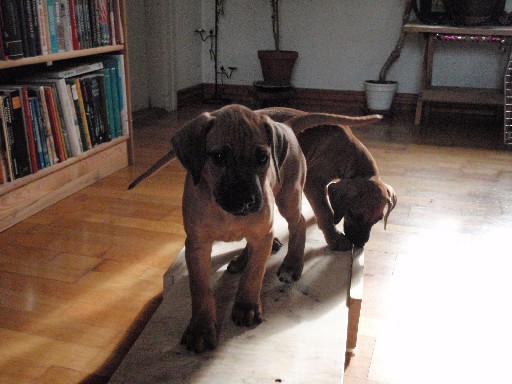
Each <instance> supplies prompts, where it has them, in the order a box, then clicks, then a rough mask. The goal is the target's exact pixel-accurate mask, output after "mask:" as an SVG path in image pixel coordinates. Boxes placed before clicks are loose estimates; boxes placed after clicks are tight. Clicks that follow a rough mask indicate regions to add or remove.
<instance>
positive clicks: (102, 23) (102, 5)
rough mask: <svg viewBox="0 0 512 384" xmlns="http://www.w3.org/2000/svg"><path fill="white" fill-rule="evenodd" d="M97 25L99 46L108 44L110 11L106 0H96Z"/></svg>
mask: <svg viewBox="0 0 512 384" xmlns="http://www.w3.org/2000/svg"><path fill="white" fill-rule="evenodd" d="M96 2H97V10H98V23H99V45H101V46H104V45H109V44H110V11H109V5H108V0H96Z"/></svg>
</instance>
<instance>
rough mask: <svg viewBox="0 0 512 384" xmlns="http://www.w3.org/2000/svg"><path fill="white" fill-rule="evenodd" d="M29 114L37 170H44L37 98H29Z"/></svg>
mask: <svg viewBox="0 0 512 384" xmlns="http://www.w3.org/2000/svg"><path fill="white" fill-rule="evenodd" d="M29 102H30V114H31V117H32V129H33V133H34V144H35V147H36V156H37V164H38V168H39V169H44V168H45V167H46V163H45V160H44V153H43V145H42V144H41V135H40V129H39V118H40V117H39V108H38V106H37V103H38V98H37V97H30V98H29Z"/></svg>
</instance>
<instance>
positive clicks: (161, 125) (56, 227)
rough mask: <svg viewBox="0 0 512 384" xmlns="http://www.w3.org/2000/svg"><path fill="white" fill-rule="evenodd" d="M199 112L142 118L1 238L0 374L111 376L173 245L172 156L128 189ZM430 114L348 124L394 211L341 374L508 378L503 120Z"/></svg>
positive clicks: (354, 382) (364, 379) (152, 299)
mask: <svg viewBox="0 0 512 384" xmlns="http://www.w3.org/2000/svg"><path fill="white" fill-rule="evenodd" d="M205 108H207V107H201V106H199V107H190V108H186V109H183V110H180V111H179V112H175V113H172V114H170V115H166V114H160V115H155V116H153V115H141V116H140V117H139V120H138V122H137V124H136V131H135V140H136V158H135V165H134V166H132V167H130V168H127V169H124V170H122V171H120V172H117V173H115V174H114V175H112V176H110V177H108V178H106V179H104V180H102V181H100V182H98V183H96V184H95V185H93V186H91V187H89V188H87V189H85V190H83V191H81V192H79V193H77V194H75V195H73V196H72V197H70V198H67V199H66V200H64V201H62V202H59V203H57V204H55V205H54V206H52V207H50V208H48V209H46V210H44V211H43V212H41V213H39V214H37V215H35V216H33V217H31V218H29V219H27V220H25V221H24V222H22V223H20V224H18V225H16V226H15V227H13V228H11V229H9V230H7V231H5V232H3V233H0V250H1V251H0V383H16V384H22V383H79V382H85V383H105V382H107V381H108V378H109V377H110V375H111V374H112V372H113V371H114V370H115V368H116V366H117V364H118V363H119V362H120V360H121V359H122V357H123V355H124V354H125V353H126V351H127V350H128V349H129V347H130V345H131V343H133V341H134V340H135V338H136V336H137V334H138V332H140V330H141V329H142V327H143V326H144V324H145V322H146V321H147V319H148V318H149V317H150V316H151V313H152V312H153V311H154V310H155V308H156V306H157V305H158V303H159V295H160V293H161V290H162V275H163V273H164V271H165V270H166V269H167V268H168V267H169V265H170V264H171V263H172V261H173V257H174V256H175V255H176V254H177V253H178V251H179V250H180V249H181V247H182V246H183V241H184V233H183V229H182V226H181V207H180V205H181V191H182V186H183V178H184V171H183V169H182V168H181V166H180V165H179V164H178V163H177V162H175V163H173V164H171V165H170V166H169V167H167V168H166V169H165V170H163V171H161V172H160V173H158V174H157V175H156V176H154V177H153V178H152V179H150V180H149V181H147V182H145V183H143V184H141V185H140V186H139V187H137V188H136V189H134V190H132V191H126V186H127V185H128V183H129V182H130V181H131V180H132V179H133V178H134V177H135V176H136V175H138V174H139V173H140V172H141V171H142V170H143V169H145V168H146V167H147V166H148V165H150V164H151V163H152V162H153V161H154V160H156V159H157V158H158V157H159V156H161V155H162V154H163V153H164V152H165V151H166V150H167V149H168V148H169V146H168V142H169V138H170V136H171V134H172V132H174V131H175V129H176V128H177V127H179V126H180V125H181V124H182V123H183V122H185V121H187V120H188V119H190V118H191V117H193V116H195V115H196V114H197V113H198V112H199V111H200V110H202V109H205ZM441 117H442V116H439V117H438V118H436V116H432V117H431V119H430V122H431V123H433V122H436V124H435V125H428V126H425V127H422V128H421V129H420V128H417V127H414V126H413V124H412V120H413V116H412V115H411V114H409V115H406V116H400V115H397V116H395V117H394V118H393V119H386V121H384V122H382V123H379V124H377V125H374V126H371V127H364V128H357V129H354V132H355V133H356V134H357V135H358V136H359V137H360V138H361V139H362V141H363V142H364V143H365V144H366V145H367V146H368V148H369V149H370V151H371V152H372V153H373V155H374V156H375V158H376V160H377V162H378V164H379V166H380V170H381V173H382V177H383V179H384V181H385V182H387V183H389V184H391V185H392V186H393V187H394V188H395V190H396V193H397V194H398V205H397V207H396V209H395V210H394V211H393V213H392V214H391V216H390V218H389V222H388V228H387V231H384V229H383V226H382V223H378V224H377V225H376V226H375V228H374V231H373V233H372V237H371V239H370V241H369V243H368V244H367V246H366V270H365V282H364V299H363V305H362V315H361V323H360V330H359V344H358V347H357V349H356V354H355V355H354V356H352V358H351V359H350V361H349V364H348V366H347V368H346V370H345V376H346V378H345V383H348V384H382V383H455V382H458V383H470V382H471V383H472V382H474V383H499V382H512V381H511V380H512V371H511V370H510V368H507V367H509V366H510V346H511V345H512V338H511V336H510V331H509V328H510V324H512V319H511V315H510V314H509V307H510V293H511V292H512V279H511V278H510V271H511V270H512V268H511V266H512V262H511V257H512V256H511V255H512V252H510V234H511V233H512V152H510V151H507V150H506V149H504V148H503V146H502V145H500V141H501V138H502V133H501V131H500V129H499V125H496V124H494V125H493V124H487V122H485V121H484V122H480V121H478V120H481V119H479V118H478V117H476V118H475V117H469V118H462V119H460V121H457V120H455V122H454V120H453V119H452V120H450V121H448V122H447V121H442V120H443V119H442V118H441ZM483 120H485V119H483ZM341 350H342V347H341V346H340V351H341ZM507 370H508V371H507ZM311 382H312V383H314V378H312V381H311Z"/></svg>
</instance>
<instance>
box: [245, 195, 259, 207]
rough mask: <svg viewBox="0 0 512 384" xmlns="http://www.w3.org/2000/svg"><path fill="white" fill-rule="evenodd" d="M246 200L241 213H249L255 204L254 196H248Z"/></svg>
mask: <svg viewBox="0 0 512 384" xmlns="http://www.w3.org/2000/svg"><path fill="white" fill-rule="evenodd" d="M247 199H248V200H247V202H245V203H244V207H243V209H242V210H243V211H251V210H252V209H253V208H254V205H255V204H256V197H255V196H254V195H251V196H249V197H248V198H247Z"/></svg>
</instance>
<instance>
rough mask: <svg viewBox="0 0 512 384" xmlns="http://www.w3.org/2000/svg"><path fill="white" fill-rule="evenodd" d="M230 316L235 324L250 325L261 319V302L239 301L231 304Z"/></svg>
mask: <svg viewBox="0 0 512 384" xmlns="http://www.w3.org/2000/svg"><path fill="white" fill-rule="evenodd" d="M231 318H232V319H233V321H234V323H235V324H236V325H245V326H247V327H251V326H253V325H254V324H259V323H261V322H262V321H263V310H262V307H261V303H239V302H236V303H235V305H233V311H232V312H231Z"/></svg>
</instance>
